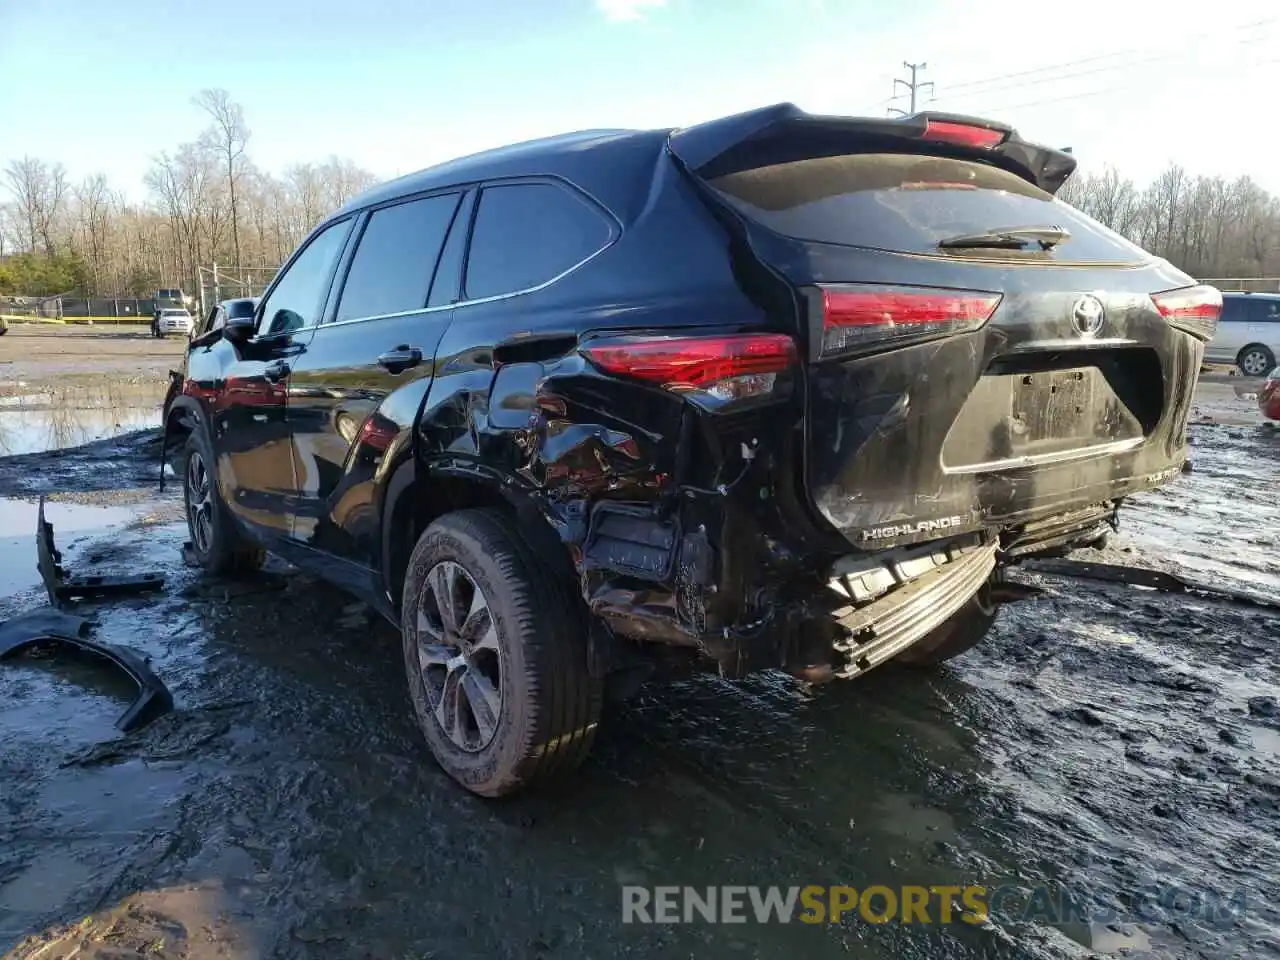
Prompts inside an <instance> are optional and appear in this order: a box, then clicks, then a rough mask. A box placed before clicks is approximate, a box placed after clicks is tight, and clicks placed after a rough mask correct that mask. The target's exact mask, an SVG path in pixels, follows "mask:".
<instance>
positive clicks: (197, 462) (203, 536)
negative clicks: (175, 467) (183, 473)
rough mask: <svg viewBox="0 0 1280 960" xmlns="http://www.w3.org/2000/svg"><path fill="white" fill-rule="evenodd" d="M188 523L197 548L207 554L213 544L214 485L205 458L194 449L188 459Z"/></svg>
mask: <svg viewBox="0 0 1280 960" xmlns="http://www.w3.org/2000/svg"><path fill="white" fill-rule="evenodd" d="M187 523H188V526H190V528H191V540H192V542H193V543H194V544H195V548H196V550H197V551H199V552H200V553H201V554H207V553H208V552H209V548H210V547H211V546H212V545H213V487H212V484H211V483H210V482H209V470H208V468H207V467H206V466H205V463H204V458H203V457H202V456H200V454H199V453H197V452H194V451H193V452H192V453H191V456H190V457H189V458H188V459H187Z"/></svg>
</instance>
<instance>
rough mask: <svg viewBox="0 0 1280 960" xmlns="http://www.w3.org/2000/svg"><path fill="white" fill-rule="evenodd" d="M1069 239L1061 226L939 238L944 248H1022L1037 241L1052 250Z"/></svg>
mask: <svg viewBox="0 0 1280 960" xmlns="http://www.w3.org/2000/svg"><path fill="white" fill-rule="evenodd" d="M1070 239H1071V234H1070V233H1068V232H1067V231H1066V230H1064V229H1062V227H1007V228H1004V229H1000V230H988V231H986V232H984V233H962V234H960V235H959V236H958V237H947V239H945V240H939V241H938V246H939V247H940V248H942V249H944V250H955V249H959V248H964V247H993V248H996V249H1007V250H1022V249H1024V248H1025V247H1026V246H1027V245H1028V244H1031V243H1038V244H1039V245H1040V249H1041V250H1052V249H1053V248H1054V247H1056V246H1057V245H1058V244H1060V243H1063V242H1065V241H1067V240H1070Z"/></svg>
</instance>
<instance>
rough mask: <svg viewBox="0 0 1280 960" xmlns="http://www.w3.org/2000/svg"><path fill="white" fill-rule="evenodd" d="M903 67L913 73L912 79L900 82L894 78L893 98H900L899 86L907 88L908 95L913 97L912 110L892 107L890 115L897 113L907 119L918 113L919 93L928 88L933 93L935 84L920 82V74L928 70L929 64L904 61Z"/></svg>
mask: <svg viewBox="0 0 1280 960" xmlns="http://www.w3.org/2000/svg"><path fill="white" fill-rule="evenodd" d="M902 65H903V66H904V67H906V68H907V69H908V70H910V71H911V79H910V80H909V81H908V80H899V79H897V78H896V77H895V78H894V81H893V96H894V98H895V99H896V98H897V96H898V87H899V86H903V87H906V88H907V93H908V94H910V96H911V109H910V110H899V109H898V108H897V107H890V108H889V113H890V115H892V114H895V113H896V114H897V115H898V116H900V117H905V116H909V115H910V114H913V113H915V112H916V94H917V93H919V92H920V91H922V90H924V89H926V88H928V89H929V90H930V91H932V90H933V82H932V81H925V82H921V81H920V80H919V74H920V72H921V71H922V70H924V69H925V68H927V67H928V66H929V64H927V63H907V62H906V61H905V60H904V61H903V62H902Z"/></svg>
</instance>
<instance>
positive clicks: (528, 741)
mask: <svg viewBox="0 0 1280 960" xmlns="http://www.w3.org/2000/svg"><path fill="white" fill-rule="evenodd" d="M557 546H558V544H557ZM572 587H573V581H572V580H571V579H570V578H569V577H567V576H565V575H564V573H563V572H562V571H559V570H558V569H557V567H556V566H555V564H554V563H552V562H549V560H548V559H547V557H545V556H540V555H539V554H536V553H535V551H534V550H533V548H532V547H531V546H530V544H529V542H528V540H527V539H526V537H525V536H524V535H523V534H522V533H521V531H520V529H519V527H518V526H517V525H516V522H515V520H514V519H513V518H512V517H510V516H508V515H506V514H504V513H502V512H501V511H496V510H460V511H458V512H456V513H451V514H447V515H445V516H443V517H441V518H440V519H438V520H436V521H435V522H434V523H433V524H431V526H430V527H428V528H427V530H426V531H425V532H424V533H423V534H422V537H421V538H420V539H419V540H418V544H417V546H416V547H415V548H414V551H413V555H412V557H410V559H409V568H408V571H407V572H406V574H405V582H404V590H403V598H404V599H403V601H402V604H401V607H402V609H401V621H400V622H401V635H402V638H403V645H404V661H405V671H406V673H407V675H408V681H409V694H410V697H411V699H412V701H413V707H414V711H415V712H416V713H417V718H418V725H419V726H420V727H421V729H422V732H423V735H424V736H425V737H426V740H427V743H428V745H429V746H430V747H431V752H432V753H433V754H434V755H435V757H436V760H437V761H438V762H439V764H440V766H441V767H443V768H444V770H445V772H446V773H448V774H449V776H451V777H453V779H454V780H456V781H457V782H458V783H460V784H461V785H462V786H464V787H466V788H467V789H468V790H470V791H472V792H473V793H476V794H479V795H481V796H485V797H499V796H504V795H506V794H511V793H514V792H516V791H518V790H522V789H524V788H526V787H529V786H532V785H534V784H537V783H540V782H543V781H545V780H548V779H550V778H552V777H555V776H558V775H563V774H566V773H569V772H570V771H572V770H573V769H574V768H575V767H577V766H578V764H579V763H581V762H582V760H583V759H584V758H585V757H586V756H587V754H588V752H590V749H591V744H592V741H593V740H594V739H595V731H596V723H597V721H598V720H599V717H600V702H601V683H600V681H598V680H594V679H592V678H591V676H590V675H589V674H588V671H587V639H586V638H587V622H586V611H585V610H584V609H583V607H582V603H581V600H579V599H577V598H576V596H575V595H574V594H573V592H572V589H571V588H572Z"/></svg>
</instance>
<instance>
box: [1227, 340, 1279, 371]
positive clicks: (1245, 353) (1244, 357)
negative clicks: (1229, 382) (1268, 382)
mask: <svg viewBox="0 0 1280 960" xmlns="http://www.w3.org/2000/svg"><path fill="white" fill-rule="evenodd" d="M1236 366H1237V367H1239V368H1240V372H1241V373H1243V374H1244V375H1245V376H1246V377H1265V376H1266V375H1267V374H1268V373H1270V372H1271V371H1272V370H1274V369H1275V366H1276V358H1275V354H1273V353H1272V352H1271V351H1270V350H1268V349H1267V348H1266V347H1264V346H1263V345H1262V344H1260V343H1251V344H1250V345H1249V346H1247V347H1245V348H1244V349H1243V350H1241V351H1240V356H1238V357H1236Z"/></svg>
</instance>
